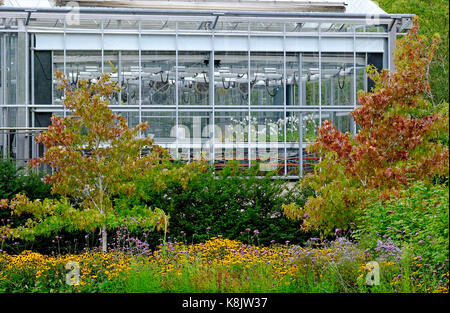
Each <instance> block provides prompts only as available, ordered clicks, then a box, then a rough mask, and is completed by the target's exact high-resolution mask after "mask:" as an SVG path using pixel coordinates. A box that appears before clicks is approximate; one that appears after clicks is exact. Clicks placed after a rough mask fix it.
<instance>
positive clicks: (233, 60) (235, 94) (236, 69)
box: [214, 52, 248, 106]
mask: <svg viewBox="0 0 450 313" xmlns="http://www.w3.org/2000/svg"><path fill="white" fill-rule="evenodd" d="M214 61H215V62H216V63H217V67H216V69H215V73H214V80H215V82H214V85H215V92H214V95H215V105H216V106H218V105H247V104H248V95H247V94H246V91H247V89H248V54H247V53H245V52H242V53H239V52H236V53H233V52H216V53H215V56H214Z"/></svg>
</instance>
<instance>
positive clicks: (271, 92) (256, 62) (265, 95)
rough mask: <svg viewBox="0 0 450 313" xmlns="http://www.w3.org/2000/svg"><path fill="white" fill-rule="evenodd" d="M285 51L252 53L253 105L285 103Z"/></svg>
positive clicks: (251, 81) (251, 85) (251, 83)
mask: <svg viewBox="0 0 450 313" xmlns="http://www.w3.org/2000/svg"><path fill="white" fill-rule="evenodd" d="M283 73H284V67H283V53H278V52H252V53H251V54H250V88H251V90H252V92H251V100H250V101H251V104H252V105H284V94H283Z"/></svg>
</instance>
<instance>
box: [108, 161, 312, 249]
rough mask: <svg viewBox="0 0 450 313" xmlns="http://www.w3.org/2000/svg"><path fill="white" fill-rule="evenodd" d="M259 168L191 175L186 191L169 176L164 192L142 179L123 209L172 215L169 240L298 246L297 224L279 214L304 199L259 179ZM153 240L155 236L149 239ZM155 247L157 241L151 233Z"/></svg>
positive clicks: (273, 181)
mask: <svg viewBox="0 0 450 313" xmlns="http://www.w3.org/2000/svg"><path fill="white" fill-rule="evenodd" d="M258 175H259V174H258V169H257V168H256V167H255V168H251V169H247V170H242V169H238V167H237V166H232V167H229V168H226V169H224V170H222V171H220V172H216V173H214V172H213V171H211V170H209V171H207V172H205V173H201V174H200V175H197V176H196V177H193V178H192V179H191V180H190V181H189V182H188V183H187V185H186V186H185V187H184V186H183V184H182V182H180V181H179V180H178V179H173V178H172V177H167V178H166V180H165V181H164V184H165V185H166V188H164V189H161V190H156V189H155V188H152V186H153V185H154V184H155V182H154V181H153V180H152V178H147V179H143V180H142V181H141V182H140V184H139V185H138V186H137V189H138V190H137V192H136V194H135V195H134V197H133V198H131V199H130V198H129V197H126V196H123V197H122V198H121V199H118V200H117V201H118V202H119V203H121V205H122V206H129V207H134V206H139V205H147V206H149V207H160V208H163V209H164V211H165V212H167V214H168V215H169V216H170V219H169V230H168V231H169V236H170V237H171V238H174V237H176V238H177V239H178V240H180V241H186V242H190V243H191V242H201V241H204V240H206V239H208V238H210V237H212V236H215V235H223V236H224V237H226V238H229V239H237V240H241V241H243V242H253V243H254V244H258V243H261V244H262V243H265V244H268V243H270V242H271V241H272V240H274V241H275V242H279V243H285V242H286V241H287V240H288V241H291V242H300V241H302V240H303V239H307V238H309V237H307V234H301V233H300V223H299V222H293V221H289V220H288V219H287V218H286V217H284V216H283V214H282V204H283V203H290V202H293V201H296V202H297V203H299V204H303V201H304V199H305V197H304V196H302V195H301V194H300V193H299V192H298V191H296V190H293V189H292V190H290V189H289V188H288V184H287V183H286V182H285V181H283V180H281V179H273V177H272V175H271V174H268V175H266V176H264V177H262V178H261V177H258ZM152 236H153V237H152ZM149 238H150V240H153V243H156V242H157V240H158V238H159V237H155V235H152V234H151V235H150V237H149Z"/></svg>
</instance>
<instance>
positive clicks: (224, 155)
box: [214, 112, 249, 168]
mask: <svg viewBox="0 0 450 313" xmlns="http://www.w3.org/2000/svg"><path fill="white" fill-rule="evenodd" d="M215 124H216V131H217V132H218V133H216V134H215V137H216V139H217V140H216V143H215V148H214V150H215V151H214V153H215V154H214V156H215V161H216V167H217V168H222V167H224V166H226V165H227V162H228V161H230V160H236V161H237V162H238V163H239V164H240V166H243V167H245V166H248V144H247V142H248V130H249V127H248V112H216V113H215Z"/></svg>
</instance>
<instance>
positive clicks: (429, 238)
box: [354, 182, 449, 281]
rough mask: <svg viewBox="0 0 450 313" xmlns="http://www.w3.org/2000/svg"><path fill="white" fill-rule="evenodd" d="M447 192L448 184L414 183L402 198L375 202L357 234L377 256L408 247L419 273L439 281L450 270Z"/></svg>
mask: <svg viewBox="0 0 450 313" xmlns="http://www.w3.org/2000/svg"><path fill="white" fill-rule="evenodd" d="M448 192H449V189H448V186H443V185H426V184H424V183H422V182H415V183H413V184H411V185H409V187H408V188H407V189H405V190H403V191H401V196H400V197H399V198H396V199H392V200H389V201H385V202H383V201H381V200H380V201H377V202H374V203H372V204H371V205H370V206H369V208H368V209H367V210H366V211H365V214H364V216H363V217H362V218H361V220H360V221H359V227H358V230H357V231H355V233H354V236H355V237H356V238H358V239H360V243H361V245H362V246H363V247H364V248H367V249H369V250H370V251H371V252H372V253H373V254H374V256H377V257H378V256H379V252H383V251H384V252H385V251H386V250H390V251H391V252H392V251H394V250H397V247H399V248H402V250H409V253H410V254H411V256H412V259H413V262H412V264H411V267H412V268H414V270H415V271H416V272H417V275H426V276H429V278H428V279H427V281H433V280H435V279H437V280H438V281H439V280H441V278H440V277H441V276H442V275H444V274H445V273H446V272H448V269H449V265H448V261H449V202H448V200H449V194H448ZM413 272H414V271H413Z"/></svg>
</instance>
